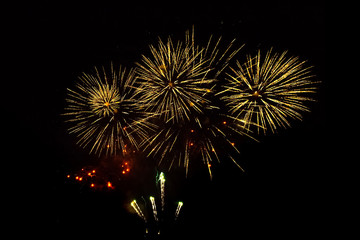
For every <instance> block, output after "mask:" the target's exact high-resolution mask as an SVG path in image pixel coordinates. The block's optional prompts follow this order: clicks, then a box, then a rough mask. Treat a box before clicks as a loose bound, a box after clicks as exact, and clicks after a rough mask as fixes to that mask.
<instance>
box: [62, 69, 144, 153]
mask: <svg viewBox="0 0 360 240" xmlns="http://www.w3.org/2000/svg"><path fill="white" fill-rule="evenodd" d="M79 80H80V81H79V82H78V83H77V84H76V90H70V89H68V96H67V98H66V101H67V103H68V106H67V107H66V108H65V111H66V113H65V114H64V115H65V116H68V117H70V118H69V119H68V120H67V121H68V122H69V123H71V124H72V126H71V127H70V128H69V132H70V133H71V134H76V136H77V137H78V142H77V143H78V144H79V145H80V146H82V147H86V146H90V153H92V152H94V153H97V154H98V155H101V154H102V153H103V152H105V153H106V154H117V153H120V154H122V153H123V151H124V150H125V149H126V147H125V146H126V144H131V145H133V146H135V147H137V146H138V141H139V139H143V138H145V137H146V129H147V128H148V127H150V126H149V125H147V124H146V122H144V121H142V120H139V119H140V116H141V114H140V111H139V107H138V105H137V103H136V101H135V100H134V99H133V93H134V89H135V87H134V82H135V72H134V70H129V71H126V69H125V68H122V67H121V66H120V67H119V69H114V67H113V65H112V64H111V68H110V71H109V72H107V71H106V70H105V68H104V67H103V68H102V71H101V70H100V71H99V70H98V69H97V68H95V73H94V74H87V73H83V75H82V76H81V77H79ZM142 119H146V118H144V117H143V118H142Z"/></svg>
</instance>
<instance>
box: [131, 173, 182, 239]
mask: <svg viewBox="0 0 360 240" xmlns="http://www.w3.org/2000/svg"><path fill="white" fill-rule="evenodd" d="M158 182H160V183H159V186H160V198H161V206H162V207H161V210H160V211H159V212H158V211H157V208H156V200H155V197H153V196H150V197H149V199H150V203H151V209H152V215H153V219H152V218H146V216H148V215H150V214H147V213H148V211H150V209H149V207H146V206H147V204H146V199H145V198H144V197H141V199H143V201H144V204H141V206H142V209H141V207H140V206H139V205H138V204H137V201H136V200H133V201H132V202H131V203H130V205H131V206H132V208H133V209H134V210H135V212H136V214H137V215H138V216H139V217H140V218H141V219H142V220H143V221H144V222H145V234H146V236H147V237H153V238H152V239H158V237H160V235H164V233H165V234H166V232H167V231H166V230H167V228H168V227H169V226H170V225H171V224H175V223H176V222H177V221H178V217H179V214H180V211H181V208H182V206H183V202H181V201H179V202H178V204H177V207H176V210H175V214H174V215H173V214H168V213H167V211H168V209H169V208H168V207H166V209H165V201H164V198H163V196H164V194H165V192H164V191H165V188H164V183H165V175H164V173H163V172H161V173H160V175H159V177H158V178H157V179H156V184H158ZM145 215H146V216H145ZM170 216H175V218H168V217H170ZM163 230H165V231H163Z"/></svg>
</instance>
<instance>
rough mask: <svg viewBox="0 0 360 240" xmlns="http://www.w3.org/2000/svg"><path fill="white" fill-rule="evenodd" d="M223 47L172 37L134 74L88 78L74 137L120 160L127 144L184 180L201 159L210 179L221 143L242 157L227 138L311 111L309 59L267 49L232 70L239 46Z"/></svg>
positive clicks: (72, 102) (73, 94) (74, 108)
mask: <svg viewBox="0 0 360 240" xmlns="http://www.w3.org/2000/svg"><path fill="white" fill-rule="evenodd" d="M220 43H221V38H219V39H218V40H217V41H213V40H212V37H211V38H210V39H209V41H208V42H207V44H206V45H205V47H202V46H199V45H197V44H195V40H194V31H192V32H191V33H190V32H189V31H187V32H186V35H185V41H184V42H181V41H178V42H176V43H174V42H173V40H172V39H171V38H170V37H169V38H168V40H167V42H163V41H162V40H161V39H160V40H159V42H158V45H157V46H153V45H151V46H150V53H151V54H150V56H146V55H143V56H142V61H141V62H139V63H137V68H135V69H131V70H129V71H126V69H124V68H121V67H120V68H119V69H115V68H114V67H113V65H111V69H110V72H107V71H106V70H105V68H103V69H102V71H99V70H98V69H97V68H95V74H85V73H84V74H83V75H82V76H81V77H80V81H79V82H78V83H77V85H76V90H70V89H69V91H68V97H67V99H66V100H67V103H68V106H67V107H66V109H65V110H66V113H65V114H64V115H65V116H67V117H69V119H68V122H69V123H71V124H72V126H71V127H70V128H69V132H70V133H72V134H75V135H76V136H77V138H78V144H79V145H80V146H83V147H86V146H90V147H89V148H90V152H93V153H97V154H99V155H102V154H103V153H105V154H107V155H117V154H123V151H124V150H125V149H126V148H125V146H126V145H127V144H130V145H132V146H134V147H135V148H136V149H141V150H143V151H144V152H146V153H147V156H148V157H150V156H152V157H154V158H155V159H157V160H158V164H159V165H160V164H162V163H166V165H167V167H168V168H171V167H172V166H173V165H179V166H180V165H181V166H184V167H185V169H186V174H187V173H188V169H189V163H190V159H201V160H202V162H203V163H204V164H205V166H206V167H207V169H208V171H209V175H210V177H212V171H211V166H212V163H213V162H214V161H217V162H219V155H220V153H221V149H223V148H224V147H223V146H224V145H227V146H229V147H230V148H231V149H234V150H235V152H239V151H238V149H237V148H236V147H235V144H234V142H233V141H232V140H230V139H229V136H230V135H232V136H233V135H234V134H233V133H236V134H239V135H242V136H249V137H251V138H253V137H252V136H251V134H252V133H253V132H254V131H253V130H257V132H258V133H260V131H262V132H264V133H265V132H268V131H270V132H275V131H276V130H277V129H278V128H280V127H283V128H286V127H289V126H290V121H289V120H290V119H298V120H301V119H302V115H301V113H302V112H306V111H309V108H308V107H306V106H305V105H304V103H305V102H307V101H312V98H311V97H309V94H313V93H314V92H315V90H316V82H314V81H312V75H311V73H310V67H306V66H305V62H304V61H300V60H299V58H297V57H287V56H286V52H284V53H281V54H278V53H273V52H272V50H270V51H268V52H267V53H266V55H265V58H263V57H262V55H260V51H259V52H258V53H257V55H256V56H255V57H252V56H248V57H247V61H246V62H245V63H241V62H240V61H236V66H235V67H229V64H230V62H231V60H232V59H233V58H234V57H235V55H236V54H237V53H238V52H239V50H240V49H241V47H240V48H235V49H234V48H233V43H234V41H232V42H231V43H230V44H228V45H227V47H225V48H224V49H223V50H221V47H220V46H221V44H220ZM229 133H230V134H229ZM236 134H235V135H236ZM230 159H231V160H232V161H233V162H234V163H235V164H236V165H237V166H238V167H240V165H239V164H238V163H237V161H236V160H235V159H234V157H232V156H230ZM240 168H241V167H240ZM153 200H154V199H153ZM153 200H151V201H153ZM132 205H134V206H133V207H134V209H135V210H136V209H137V210H140V208H136V202H134V204H132ZM154 207H155V205H154ZM163 208H164V203H163V198H162V210H163ZM180 208H181V206H180ZM154 209H155V210H154ZM153 210H154V211H156V208H153Z"/></svg>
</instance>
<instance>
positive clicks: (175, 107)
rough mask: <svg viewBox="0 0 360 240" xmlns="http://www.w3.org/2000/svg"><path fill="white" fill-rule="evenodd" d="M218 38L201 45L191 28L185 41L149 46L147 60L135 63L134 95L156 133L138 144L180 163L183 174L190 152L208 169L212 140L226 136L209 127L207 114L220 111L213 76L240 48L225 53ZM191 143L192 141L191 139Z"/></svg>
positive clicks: (213, 149)
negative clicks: (152, 117) (154, 123)
mask: <svg viewBox="0 0 360 240" xmlns="http://www.w3.org/2000/svg"><path fill="white" fill-rule="evenodd" d="M220 41H221V38H219V39H218V40H217V41H213V40H212V37H210V39H209V41H208V43H207V45H206V47H200V46H197V45H196V44H195V40H194V30H193V31H192V33H190V32H189V31H187V32H186V34H185V43H183V42H181V41H179V42H177V43H176V44H174V43H173V41H172V40H171V38H168V41H167V42H166V43H164V42H163V41H161V40H159V44H158V46H157V47H154V46H150V50H151V54H152V56H151V57H146V56H143V59H142V62H141V63H137V65H138V70H137V72H138V75H139V82H140V85H141V87H140V88H139V91H137V94H138V95H139V99H140V103H141V104H143V106H144V108H145V109H146V111H148V112H150V113H153V114H155V115H157V118H158V122H157V125H158V126H159V127H158V130H157V131H156V132H155V133H154V134H153V135H151V136H150V137H149V138H148V139H147V140H146V141H145V142H143V145H144V146H145V147H144V148H145V150H147V151H148V152H149V155H154V156H160V158H159V164H160V163H162V161H163V159H166V161H167V162H169V163H170V164H169V168H171V166H172V165H173V163H174V162H176V161H178V162H179V165H180V164H181V163H182V164H183V165H184V166H185V168H186V174H187V173H188V168H189V162H190V158H191V155H193V154H192V153H194V152H196V153H198V154H195V155H197V156H199V155H200V158H201V159H202V160H203V162H204V164H205V165H206V166H208V170H209V173H210V177H211V169H210V166H211V162H212V161H213V157H214V156H215V157H216V158H217V154H216V150H215V146H214V144H213V140H214V138H217V137H218V136H219V135H221V136H225V134H224V133H223V132H222V131H221V130H220V129H219V128H217V127H215V126H214V125H211V124H212V123H211V121H210V117H209V116H208V115H207V114H213V112H212V111H215V110H217V109H219V107H218V106H216V104H214V101H213V100H212V97H213V96H214V89H215V86H216V82H217V78H218V76H219V75H220V74H221V73H222V72H223V70H224V68H225V67H226V66H227V65H228V64H229V61H230V59H231V58H232V57H233V56H234V55H235V54H236V53H237V52H238V51H239V50H240V48H237V49H235V50H234V51H230V49H231V48H232V46H233V42H234V41H233V42H231V43H230V44H229V45H228V46H227V48H226V49H225V50H224V51H220V50H219V44H220ZM195 139H196V141H195Z"/></svg>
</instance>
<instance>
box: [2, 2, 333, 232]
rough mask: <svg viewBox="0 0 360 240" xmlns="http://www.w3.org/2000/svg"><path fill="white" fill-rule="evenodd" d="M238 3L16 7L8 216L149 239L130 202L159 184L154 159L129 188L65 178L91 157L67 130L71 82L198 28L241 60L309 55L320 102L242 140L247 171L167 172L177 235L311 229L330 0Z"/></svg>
mask: <svg viewBox="0 0 360 240" xmlns="http://www.w3.org/2000/svg"><path fill="white" fill-rule="evenodd" d="M119 2H120V1H119ZM121 2H122V1H121ZM237 2H238V3H237V4H236V5H233V4H229V3H225V2H224V1H218V2H207V4H206V5H200V4H198V5H191V4H190V5H189V4H188V3H182V1H179V2H174V3H173V2H169V4H168V5H166V4H162V3H160V2H159V3H156V4H155V3H154V2H152V1H150V2H147V3H146V4H143V3H141V2H138V1H133V3H127V4H125V5H123V4H122V3H118V4H105V3H98V2H97V3H86V4H84V5H76V6H73V5H65V4H64V5H60V4H59V5H57V4H53V3H48V4H45V5H41V4H28V6H22V7H18V8H16V9H15V11H14V12H15V13H14V14H15V15H14V16H18V17H14V19H15V18H16V19H17V20H16V24H15V26H14V27H13V28H11V30H12V34H13V36H15V38H16V43H15V44H14V46H16V47H14V48H15V51H14V52H15V53H16V54H15V58H14V59H15V60H14V63H15V70H13V73H12V80H11V81H9V82H8V83H6V85H5V87H4V89H6V91H5V93H4V96H6V99H7V101H8V102H7V103H4V105H5V108H4V110H3V114H4V116H7V117H5V124H6V125H4V129H5V130H4V131H5V136H6V139H7V142H8V143H9V144H8V145H7V144H6V145H5V147H6V149H7V150H8V151H9V152H10V156H11V158H12V159H13V161H12V164H11V167H9V168H11V169H12V171H9V172H12V174H13V175H12V176H11V177H10V178H8V183H9V184H10V186H12V185H13V184H16V187H15V186H14V187H11V189H12V191H14V193H16V196H19V198H18V200H19V199H20V201H21V202H22V204H20V206H17V207H16V209H18V210H17V211H15V213H14V214H13V215H12V216H11V220H9V221H11V222H12V223H14V224H19V225H21V226H28V227H29V226H31V228H30V230H29V234H30V233H31V234H35V235H38V234H49V232H51V234H53V235H64V236H67V235H69V236H72V235H77V236H79V237H84V236H91V235H92V234H94V233H101V234H103V235H106V236H114V237H117V238H118V239H143V238H142V236H143V231H144V229H143V226H142V222H141V220H140V219H139V218H138V217H137V216H136V215H135V214H131V213H129V211H128V206H127V204H128V203H129V202H130V201H132V200H133V198H134V197H137V198H139V197H140V196H142V195H143V196H145V197H146V196H148V195H149V194H150V193H151V192H152V191H153V190H154V189H155V186H154V185H155V176H154V174H155V171H154V170H152V168H151V166H150V165H151V164H149V163H146V162H145V163H144V162H140V163H138V164H143V167H139V169H140V170H138V172H139V174H138V175H137V176H135V177H132V178H134V179H132V180H131V181H128V183H127V185H126V186H125V187H124V190H121V189H116V191H112V192H89V191H86V190H84V189H81V187H79V186H78V185H77V184H71V183H67V182H66V180H65V176H66V174H68V173H71V172H74V171H76V170H77V169H79V168H81V166H83V165H86V164H88V163H91V162H94V156H89V155H88V153H87V152H86V151H84V150H83V149H81V148H79V147H78V146H77V145H76V144H75V139H74V137H73V136H69V135H68V133H67V132H66V127H67V125H66V124H65V123H64V117H63V116H61V114H62V113H64V107H65V100H64V99H65V96H66V88H71V87H73V86H74V83H75V81H76V80H77V77H78V76H79V75H80V74H81V73H82V72H88V71H91V70H92V69H93V67H94V66H101V65H106V64H109V63H110V61H113V62H115V63H119V64H122V65H124V66H127V67H134V66H135V62H136V61H140V59H141V54H147V55H149V48H148V45H149V44H156V42H157V40H158V36H160V37H161V38H162V39H166V37H167V36H169V35H170V36H172V37H173V39H179V40H183V39H184V33H185V31H186V30H187V29H190V28H191V27H192V25H194V26H195V38H196V40H198V42H200V43H201V42H202V43H204V42H206V41H207V39H208V38H209V36H210V35H211V34H213V35H214V36H215V37H219V36H223V39H224V42H227V41H228V42H229V41H231V40H232V39H233V38H236V39H237V44H238V46H240V45H242V44H243V43H245V44H246V45H245V47H244V48H243V49H242V50H241V51H240V53H239V54H238V55H237V56H238V59H240V60H244V59H245V58H244V57H245V54H248V53H251V54H254V53H255V52H256V50H257V49H261V50H263V51H266V50H268V49H269V48H271V47H274V50H276V51H284V50H288V51H289V54H290V55H294V56H300V58H301V59H307V60H308V64H309V65H313V66H314V68H313V72H314V74H315V75H316V77H315V79H316V80H320V81H322V83H321V84H320V86H319V91H318V94H317V95H316V96H315V98H316V99H317V100H318V102H315V103H310V104H309V106H310V107H311V109H312V112H311V113H304V120H303V121H302V122H300V121H293V122H292V123H293V124H292V128H291V129H286V130H280V131H279V132H278V133H276V134H268V135H267V136H259V137H258V139H259V140H260V143H256V142H253V141H251V140H244V141H243V142H242V144H241V145H239V146H238V147H239V149H240V151H241V155H240V158H239V163H240V165H241V166H242V167H243V168H244V169H245V173H243V172H242V171H240V170H239V169H238V168H236V166H235V165H233V164H232V163H231V162H226V161H223V162H222V164H221V165H220V167H219V168H218V169H217V170H216V171H215V174H214V179H213V180H212V181H210V180H209V178H208V176H207V173H206V171H205V172H204V171H203V170H201V169H199V170H197V169H196V170H194V171H193V172H192V174H190V177H189V178H188V179H185V177H184V174H183V170H182V169H175V170H174V171H171V172H170V173H168V174H167V176H168V185H167V191H169V196H171V197H172V199H169V205H170V206H172V204H174V202H175V201H177V200H178V199H181V200H183V202H184V207H183V212H182V213H181V214H182V215H181V217H180V221H179V224H178V225H176V226H174V227H173V228H172V230H171V231H173V235H171V236H172V237H171V238H170V239H180V238H181V237H187V236H193V237H201V239H219V238H218V237H220V236H221V237H222V239H240V238H241V236H243V235H246V236H253V237H252V239H254V238H255V237H256V236H271V237H285V238H287V237H288V239H292V237H293V236H299V235H303V236H307V235H308V234H309V233H310V232H311V231H312V230H313V229H315V228H316V227H317V224H318V220H319V217H320V211H321V210H320V209H321V208H322V207H321V204H322V203H321V201H320V200H319V199H320V196H321V194H322V189H323V185H324V184H325V183H324V179H323V178H322V171H323V168H322V166H323V165H324V162H325V161H326V160H325V159H324V157H323V146H322V144H321V143H322V142H323V141H324V138H325V137H324V136H325V135H324V132H325V123H326V117H325V104H326V103H325V102H326V101H325V98H326V97H325V95H326V93H325V91H326V84H327V79H326V78H325V52H326V49H325V6H324V5H325V3H324V2H323V1H317V2H315V1H310V2H304V1H266V3H261V2H259V1H237ZM9 99H10V100H9ZM15 106H16V107H15ZM4 156H5V155H4ZM11 195H13V194H11ZM172 207H174V206H172ZM49 230H51V231H49ZM230 236H232V237H230ZM235 236H236V237H235ZM49 237H50V236H49ZM103 239H107V238H106V237H104V238H103ZM183 239H184V238H183Z"/></svg>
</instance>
